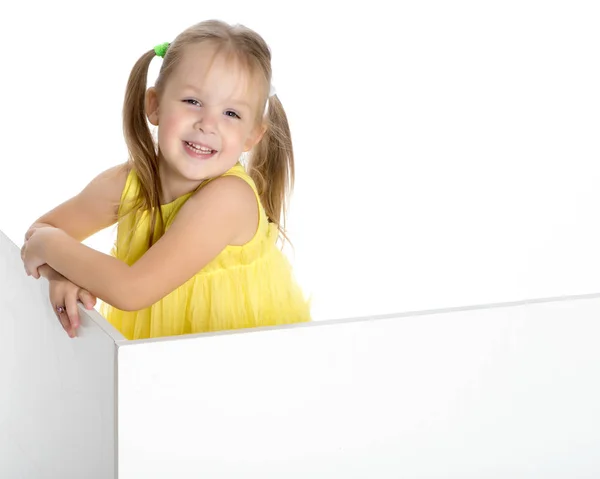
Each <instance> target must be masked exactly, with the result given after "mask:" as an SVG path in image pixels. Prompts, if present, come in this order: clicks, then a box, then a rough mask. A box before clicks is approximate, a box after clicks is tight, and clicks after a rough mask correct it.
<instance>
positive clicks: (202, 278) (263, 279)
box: [100, 163, 310, 339]
mask: <svg viewBox="0 0 600 479" xmlns="http://www.w3.org/2000/svg"><path fill="white" fill-rule="evenodd" d="M228 175H233V176H237V177H239V178H241V179H243V180H245V181H246V182H247V183H248V184H249V185H250V186H251V187H252V189H253V190H254V194H255V196H256V199H257V201H258V205H259V214H260V218H259V224H258V228H257V231H256V234H255V236H254V237H253V238H252V239H251V240H250V241H249V242H248V243H246V244H245V245H243V246H233V245H229V246H227V247H226V248H225V249H224V250H223V251H222V252H221V253H220V254H219V255H218V256H217V257H215V258H214V259H213V260H212V261H211V262H210V263H209V264H208V265H206V266H205V267H204V268H203V269H202V270H201V271H199V272H198V273H197V274H196V275H195V276H193V277H192V278H190V279H189V280H188V281H187V282H185V283H184V284H182V285H181V286H180V287H178V288H177V289H175V290H174V291H172V292H171V293H169V294H168V295H167V296H165V297H163V298H162V299H160V300H159V301H157V302H156V303H155V304H153V305H152V306H150V307H148V308H145V309H143V310H140V311H121V310H119V309H117V308H115V307H112V306H110V305H108V304H105V303H103V304H101V306H100V312H101V313H102V315H103V316H104V317H105V318H106V319H107V320H108V321H109V322H110V323H111V324H112V325H114V326H115V327H116V328H117V329H118V330H119V331H120V332H121V333H122V334H123V336H125V337H126V338H127V339H142V338H155V337H160V336H173V335H179V334H190V333H202V332H208V331H220V330H229V329H240V328H252V327H259V326H275V325H283V324H290V323H299V322H306V321H310V305H309V302H308V301H307V300H306V299H305V298H304V295H303V293H302V290H301V288H300V287H299V285H298V284H297V283H296V281H295V280H294V277H293V273H292V268H291V266H290V263H289V262H288V260H287V258H286V257H285V255H284V254H283V253H282V252H281V250H280V249H279V248H278V246H277V245H276V240H277V237H278V231H277V227H276V226H275V225H274V224H272V223H269V222H268V220H267V216H266V214H265V211H264V209H263V207H262V205H261V203H260V199H259V196H258V193H257V190H256V185H255V184H254V182H253V181H252V178H250V176H249V175H248V174H247V173H246V171H245V169H244V167H243V166H242V165H241V164H240V163H238V164H236V165H235V166H234V167H233V168H231V169H230V170H229V171H228V172H226V173H225V174H224V176H228ZM206 184H208V182H205V183H203V184H202V185H201V186H200V188H202V187H203V186H204V185H206ZM138 189H139V180H138V177H137V175H136V173H135V172H134V171H133V170H132V171H131V172H130V173H129V175H128V177H127V182H126V184H125V188H124V189H123V194H122V196H121V206H120V208H122V207H123V204H124V202H125V201H130V200H131V199H132V198H134V195H136V193H137V191H138ZM192 194H193V193H188V194H187V195H184V196H181V197H179V198H177V199H176V200H174V201H173V202H171V203H168V204H166V205H162V213H163V217H164V221H165V229H168V228H169V226H170V225H171V224H172V223H173V220H174V219H175V216H176V215H177V212H178V211H179V209H180V208H181V207H182V206H183V204H184V203H185V202H186V201H187V200H188V199H189V198H190V197H191V195H192ZM148 233H149V214H148V212H147V211H146V212H143V213H140V212H138V213H137V214H136V215H135V216H134V215H132V214H129V215H127V216H125V218H122V219H121V221H119V224H118V226H117V240H116V243H115V247H114V248H113V250H112V253H111V254H112V255H113V256H115V257H116V258H118V259H120V260H122V261H124V262H126V263H127V264H129V265H133V264H134V263H135V262H136V261H137V260H138V259H139V258H141V257H142V255H143V254H144V253H145V252H146V251H147V249H148V248H147V237H148V236H147V235H148Z"/></svg>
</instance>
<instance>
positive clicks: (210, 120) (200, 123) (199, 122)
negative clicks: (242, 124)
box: [194, 109, 217, 134]
mask: <svg viewBox="0 0 600 479" xmlns="http://www.w3.org/2000/svg"><path fill="white" fill-rule="evenodd" d="M194 129H195V130H200V131H202V132H203V133H206V134H208V133H214V132H215V131H216V129H217V119H216V116H215V114H214V113H212V112H209V111H208V109H203V110H202V111H201V112H200V114H199V115H198V117H197V118H196V123H195V124H194Z"/></svg>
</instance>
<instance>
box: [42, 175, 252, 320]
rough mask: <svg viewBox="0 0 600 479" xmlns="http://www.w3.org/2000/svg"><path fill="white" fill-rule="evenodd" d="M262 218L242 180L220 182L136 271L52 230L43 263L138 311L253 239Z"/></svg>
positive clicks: (189, 206)
mask: <svg viewBox="0 0 600 479" xmlns="http://www.w3.org/2000/svg"><path fill="white" fill-rule="evenodd" d="M257 213H258V206H257V202H256V198H255V196H254V192H253V191H252V189H251V188H250V187H249V186H248V185H247V184H246V183H245V182H244V181H243V180H240V179H238V178H235V177H225V178H219V179H216V180H214V181H213V182H211V183H210V184H209V185H207V186H206V187H204V188H202V190H200V191H199V192H197V193H196V194H194V196H192V197H191V198H190V199H189V200H188V201H187V202H186V203H185V205H183V207H182V208H181V210H180V211H179V212H178V213H177V218H175V220H174V221H173V224H172V225H171V228H169V230H167V232H166V233H165V234H164V235H163V237H162V238H161V239H160V240H159V241H158V242H157V243H156V244H155V245H153V246H152V247H151V248H150V249H149V250H148V251H147V252H146V253H145V254H144V255H143V256H142V257H141V258H140V259H139V260H138V261H137V262H136V263H135V264H134V265H133V266H129V265H128V264H126V263H124V262H122V261H120V260H118V259H117V258H114V257H112V256H109V255H106V254H103V253H100V252H98V251H95V250H93V249H92V248H89V247H87V246H85V245H83V244H81V243H79V242H77V241H76V240H74V239H73V238H71V237H70V236H69V235H67V234H65V233H64V232H62V231H60V230H52V229H49V231H48V232H46V233H44V230H43V229H42V230H39V232H40V233H41V234H42V235H43V236H44V237H45V238H44V239H43V240H40V241H42V243H41V244H43V245H44V246H43V252H42V253H41V257H42V258H43V259H44V261H46V262H47V263H48V264H49V265H50V266H52V267H53V268H55V269H56V270H57V271H58V272H60V273H61V274H63V275H64V276H65V277H67V278H69V280H70V281H72V282H74V283H75V284H77V285H79V286H81V287H82V288H85V289H86V290H88V291H89V292H90V293H92V294H93V295H94V296H96V297H98V298H100V299H101V300H103V301H105V302H106V303H108V304H111V305H113V306H114V307H116V308H118V309H121V310H125V311H135V310H139V309H143V308H146V307H148V306H150V305H152V304H153V303H155V302H156V301H158V300H159V299H160V298H162V297H163V296H165V295H166V294H168V293H170V292H171V291H173V290H174V289H175V288H177V287H178V286H180V285H181V284H183V283H184V282H185V281H187V280H188V279H189V278H191V277H192V276H194V274H196V273H197V272H198V271H200V270H202V268H204V266H206V265H207V264H208V263H209V262H210V261H211V260H212V259H213V258H214V257H215V256H217V255H218V254H219V253H220V252H221V251H222V250H223V249H224V248H225V247H226V246H227V245H228V244H244V243H245V242H247V241H248V240H249V239H250V238H252V236H253V235H254V233H255V232H256V228H257V224H258V223H257V222H258V215H257ZM35 234H38V233H35Z"/></svg>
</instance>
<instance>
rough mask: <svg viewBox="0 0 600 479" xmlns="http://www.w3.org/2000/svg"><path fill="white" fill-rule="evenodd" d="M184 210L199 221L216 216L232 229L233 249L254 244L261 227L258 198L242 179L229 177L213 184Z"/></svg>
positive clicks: (218, 179)
mask: <svg viewBox="0 0 600 479" xmlns="http://www.w3.org/2000/svg"><path fill="white" fill-rule="evenodd" d="M183 208H186V209H188V210H191V211H193V213H192V215H193V216H195V217H198V218H201V217H206V216H207V215H210V216H213V215H214V216H217V217H219V218H221V219H222V220H223V221H224V222H227V223H229V224H230V225H232V226H233V231H232V235H233V239H232V242H231V244H233V245H243V244H245V243H247V242H248V241H250V239H252V237H253V236H254V234H255V233H256V229H257V227H258V222H259V214H258V212H259V209H258V201H257V195H256V194H255V192H254V189H253V188H252V186H251V185H250V184H249V183H248V181H246V180H245V179H243V178H240V177H239V176H235V175H226V176H221V177H218V178H215V179H214V180H211V181H210V183H208V184H207V185H205V186H204V187H202V188H201V189H199V190H198V191H196V192H195V193H194V194H193V195H192V197H191V198H190V199H189V200H188V201H187V202H186V204H185V205H184V207H183ZM183 208H182V209H183Z"/></svg>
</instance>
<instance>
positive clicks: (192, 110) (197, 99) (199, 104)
mask: <svg viewBox="0 0 600 479" xmlns="http://www.w3.org/2000/svg"><path fill="white" fill-rule="evenodd" d="M258 91H259V90H258V88H257V87H256V84H253V82H252V78H250V76H249V75H248V73H247V72H246V71H245V70H244V69H242V68H241V67H240V66H239V65H238V64H237V62H235V61H231V60H228V59H227V58H226V57H225V55H222V54H219V55H216V56H215V49H214V47H213V46H212V45H211V44H210V43H208V42H204V43H200V44H195V45H190V46H187V47H186V48H185V50H184V52H183V56H182V58H181V59H180V62H179V64H178V65H177V66H176V68H175V70H174V71H173V72H172V73H171V75H170V77H169V79H168V80H167V82H166V85H165V89H164V92H163V94H162V96H161V97H160V98H158V96H157V93H156V90H155V89H154V88H150V89H149V90H148V92H147V95H146V112H147V114H148V119H149V120H150V122H151V123H152V124H154V125H157V126H158V145H159V151H160V161H161V165H160V168H161V181H163V190H164V191H165V195H166V196H167V198H166V201H172V200H173V199H175V198H177V197H178V196H181V195H183V194H185V193H187V192H189V191H192V190H193V189H195V188H196V187H197V186H198V184H199V183H200V182H201V181H202V180H204V179H207V178H214V177H217V176H219V175H221V174H223V173H225V172H226V171H227V170H229V169H230V168H231V167H233V166H234V165H235V164H236V162H237V161H238V160H239V159H240V156H241V154H242V152H245V151H248V150H250V149H251V148H252V147H253V146H254V145H255V144H256V143H257V142H258V141H259V140H260V138H261V137H262V134H263V133H264V128H263V126H262V125H256V122H255V119H256V116H257V111H256V109H257V107H258V100H259V97H258ZM165 183H166V184H165ZM168 196H170V197H168Z"/></svg>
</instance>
